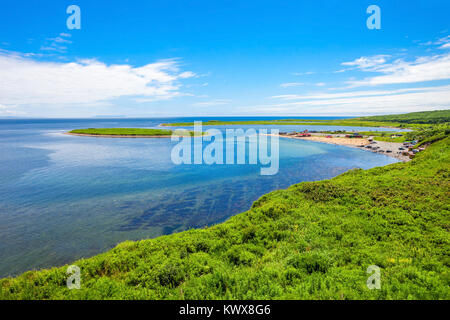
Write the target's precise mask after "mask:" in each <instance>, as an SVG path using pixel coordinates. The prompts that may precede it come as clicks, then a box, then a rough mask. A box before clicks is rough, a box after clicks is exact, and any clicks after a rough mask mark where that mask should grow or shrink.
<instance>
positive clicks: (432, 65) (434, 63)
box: [348, 54, 450, 87]
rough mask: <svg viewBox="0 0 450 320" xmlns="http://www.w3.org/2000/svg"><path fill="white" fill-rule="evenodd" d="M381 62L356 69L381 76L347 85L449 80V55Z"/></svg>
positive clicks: (353, 81) (350, 82)
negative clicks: (377, 73)
mask: <svg viewBox="0 0 450 320" xmlns="http://www.w3.org/2000/svg"><path fill="white" fill-rule="evenodd" d="M360 59H362V58H360ZM381 61H382V60H379V61H378V63H374V64H371V65H370V66H367V65H364V66H363V67H360V66H359V65H358V68H360V69H362V70H363V71H370V72H379V73H382V74H383V75H379V76H374V77H368V78H364V79H362V80H352V81H349V82H348V84H349V85H350V86H351V87H357V86H377V85H386V84H400V83H417V82H426V81H434V80H445V79H450V54H443V55H432V56H425V57H419V58H417V59H415V60H414V61H405V60H403V59H397V60H395V61H393V62H392V63H384V62H381Z"/></svg>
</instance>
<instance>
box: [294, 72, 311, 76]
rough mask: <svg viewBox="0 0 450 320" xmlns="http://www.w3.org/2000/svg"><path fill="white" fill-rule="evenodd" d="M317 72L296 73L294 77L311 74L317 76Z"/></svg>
mask: <svg viewBox="0 0 450 320" xmlns="http://www.w3.org/2000/svg"><path fill="white" fill-rule="evenodd" d="M315 73H316V72H314V71H306V72H294V73H293V75H294V76H309V75H311V74H315Z"/></svg>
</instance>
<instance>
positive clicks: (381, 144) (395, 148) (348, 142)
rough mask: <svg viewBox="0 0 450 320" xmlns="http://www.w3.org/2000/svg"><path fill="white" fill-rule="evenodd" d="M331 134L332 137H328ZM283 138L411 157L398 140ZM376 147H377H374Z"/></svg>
mask: <svg viewBox="0 0 450 320" xmlns="http://www.w3.org/2000/svg"><path fill="white" fill-rule="evenodd" d="M327 136H331V138H329V137H327ZM280 137H282V138H289V139H300V140H308V141H314V142H322V143H328V144H335V145H341V146H347V147H353V148H358V149H362V150H366V151H370V152H374V153H381V154H384V155H386V156H389V157H393V158H396V159H398V160H400V161H403V162H407V161H410V160H411V159H410V158H409V157H408V156H404V155H402V152H401V150H399V148H401V147H403V144H402V143H396V142H385V141H372V142H370V141H369V139H368V138H345V137H342V135H328V134H327V135H322V134H318V135H312V136H311V137H296V136H291V135H280ZM369 145H370V146H371V148H370V149H369V148H366V146H369ZM374 148H375V149H374Z"/></svg>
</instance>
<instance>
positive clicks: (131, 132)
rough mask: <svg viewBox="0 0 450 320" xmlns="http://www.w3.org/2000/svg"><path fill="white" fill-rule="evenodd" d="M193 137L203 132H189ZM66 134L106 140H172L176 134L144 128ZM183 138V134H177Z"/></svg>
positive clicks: (78, 130)
mask: <svg viewBox="0 0 450 320" xmlns="http://www.w3.org/2000/svg"><path fill="white" fill-rule="evenodd" d="M187 132H188V133H189V135H190V136H191V137H192V136H202V135H204V133H203V132H196V131H187ZM65 134H68V135H73V136H85V137H104V138H170V137H171V136H172V134H174V131H173V130H164V129H143V128H100V129H99V128H88V129H76V130H72V131H69V132H66V133H65ZM177 136H183V134H177Z"/></svg>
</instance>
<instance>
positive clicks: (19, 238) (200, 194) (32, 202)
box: [0, 117, 396, 277]
mask: <svg viewBox="0 0 450 320" xmlns="http://www.w3.org/2000/svg"><path fill="white" fill-rule="evenodd" d="M209 119H211V118H195V119H193V118H169V119H122V118H119V119H88V120H87V119H29V120H19V119H7V120H0V150H1V152H0V277H5V276H8V275H16V274H18V273H21V272H24V271H27V270H33V269H39V268H44V267H51V266H59V265H63V264H65V263H70V262H72V261H74V260H76V259H79V258H83V257H90V256H92V255H95V254H98V253H101V252H104V251H106V250H108V249H110V248H112V247H114V246H115V245H116V244H118V243H119V242H122V241H124V240H139V239H148V238H153V237H157V236H159V235H164V234H171V233H174V232H180V231H183V230H186V229H191V228H201V227H204V226H207V225H213V224H216V223H219V222H222V221H225V220H226V219H227V218H229V217H230V216H232V215H235V214H237V213H240V212H243V211H246V210H248V209H249V208H250V207H251V205H252V203H253V202H254V201H255V200H257V199H258V198H259V197H260V196H262V195H263V194H266V193H268V192H270V191H272V190H277V189H283V188H286V187H288V186H290V185H292V184H295V183H299V182H302V181H316V180H322V179H328V178H331V177H334V176H337V175H339V174H341V173H343V172H345V171H347V170H349V169H352V168H364V169H367V168H372V167H376V166H384V165H387V164H390V163H394V162H396V160H395V159H393V158H390V157H387V156H384V155H381V154H375V153H371V152H367V151H364V150H359V149H356V148H349V147H343V146H335V145H328V144H323V143H316V142H310V141H299V140H292V139H280V162H279V172H278V174H276V175H273V176H261V175H260V166H259V165H206V164H203V165H179V166H177V165H175V164H173V162H172V161H171V157H170V154H171V150H172V148H173V146H174V144H176V142H172V141H171V139H118V138H91V137H76V136H69V135H64V134H63V133H64V132H66V131H69V130H72V129H80V128H102V127H122V128H123V127H139V128H158V125H159V124H161V123H165V122H186V121H192V120H203V121H206V120H209ZM213 119H220V120H248V119H250V118H236V117H228V118H217V117H215V118H213ZM253 119H255V118H253ZM257 119H260V120H262V119H275V118H270V117H266V118H262V117H261V118H257ZM322 119H325V118H322ZM230 127H234V126H230ZM249 127H255V128H269V129H270V128H279V129H280V131H292V130H296V131H299V130H305V129H310V130H324V129H328V130H343V129H346V128H345V127H330V126H320V127H319V126H309V127H308V126H279V127H277V126H243V127H242V128H243V129H246V128H249ZM209 128H210V127H207V128H206V127H205V129H209ZM218 129H220V130H223V129H224V128H223V127H222V128H221V127H218ZM347 129H352V130H362V131H368V130H387V129H383V128H347Z"/></svg>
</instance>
